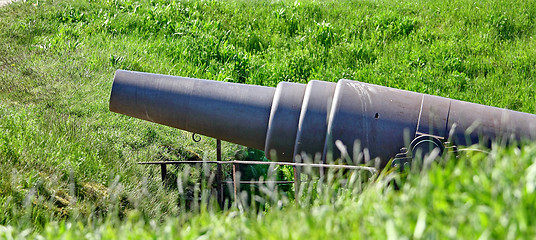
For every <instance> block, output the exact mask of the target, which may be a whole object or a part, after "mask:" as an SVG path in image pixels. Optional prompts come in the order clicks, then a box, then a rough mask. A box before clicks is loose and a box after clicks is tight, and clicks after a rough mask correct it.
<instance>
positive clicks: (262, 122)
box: [110, 70, 536, 166]
mask: <svg viewBox="0 0 536 240" xmlns="http://www.w3.org/2000/svg"><path fill="white" fill-rule="evenodd" d="M110 111H113V112H117V113H121V114H125V115H128V116H132V117H136V118H140V119H144V120H148V121H152V122H156V123H160V124H164V125H168V126H171V127H174V128H179V129H182V130H186V131H190V132H194V133H199V134H203V135H206V136H210V137H214V138H218V139H222V140H225V141H229V142H233V143H237V144H241V145H244V146H249V147H253V148H257V149H264V151H265V152H266V155H267V157H268V158H271V159H272V160H276V161H283V162H289V161H294V159H295V156H296V155H302V154H308V155H310V156H315V155H317V156H321V159H325V157H326V156H327V155H328V153H330V154H331V153H333V154H334V156H335V157H337V156H341V154H344V151H343V152H342V153H341V151H340V149H339V148H337V147H334V145H335V142H336V141H340V143H342V144H343V145H345V146H346V152H348V153H352V152H353V150H354V147H356V146H359V147H360V149H363V150H365V149H366V152H368V155H369V156H370V158H371V159H372V158H379V159H380V160H381V165H382V166H384V165H385V164H386V163H387V162H388V161H389V160H390V159H391V158H393V157H395V155H396V154H398V153H400V149H401V148H402V147H408V146H409V145H410V144H413V146H414V147H415V146H416V145H419V144H420V143H423V142H427V143H430V142H432V143H437V144H439V145H441V144H443V143H446V142H450V143H452V144H457V145H470V144H474V143H477V142H479V141H487V142H490V141H492V140H496V139H500V140H507V141H508V140H522V139H528V140H534V139H536V115H532V114H528V113H522V112H516V111H512V110H507V109H501V108H496V107H490V106H485V105H480V104H475V103H469V102H464V101H459V100H454V99H449V98H443V97H438V96H432V95H427V94H422V93H416V92H410V91H404V90H399V89H394V88H389V87H383V86H378V85H373V84H368V83H362V82H357V81H351V80H345V79H342V80H340V81H339V82H337V83H332V82H322V81H315V80H313V81H310V82H309V83H308V84H298V83H289V82H281V83H279V84H278V85H277V87H276V88H272V87H263V86H255V85H245V84H238V83H228V82H220V81H211V80H203V79H194V78H184V77H176V76H168V75H160V74H150V73H142V72H132V71H124V70H117V72H116V74H115V77H114V83H113V86H112V93H111V96H110ZM419 139H420V140H419ZM432 140H433V141H432ZM355 143H359V144H355ZM437 144H436V145H437ZM339 145H340V144H339ZM319 154H321V155H319Z"/></svg>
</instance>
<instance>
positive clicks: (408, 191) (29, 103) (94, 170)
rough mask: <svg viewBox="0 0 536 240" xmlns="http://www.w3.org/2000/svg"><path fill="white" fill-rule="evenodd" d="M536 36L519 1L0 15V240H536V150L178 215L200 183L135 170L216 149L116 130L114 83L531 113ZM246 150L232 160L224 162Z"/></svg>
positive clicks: (28, 9) (196, 6)
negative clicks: (410, 95)
mask: <svg viewBox="0 0 536 240" xmlns="http://www.w3.org/2000/svg"><path fill="white" fill-rule="evenodd" d="M535 22H536V2H535V1H521V0H498V1H492V0H482V1H477V2H475V1H468V0H451V1H432V0H417V1H410V0H399V1H395V0H343V1H311V0H304V1H267V0H261V1H245V0H244V1H241V0H233V1H232V0H229V1H201V0H199V1H197V0H192V1H167V0H154V1H143V0H142V1H134V0H85V1H74V0H72V1H69V0H58V1H43V0H41V1H26V2H16V3H14V4H11V5H9V6H6V7H2V8H0V238H2V239H3V238H10V237H13V238H18V237H20V238H38V237H44V238H47V239H48V238H51V239H54V238H64V239H79V238H169V239H176V238H185V239H193V238H196V239H197V238H201V239H206V238H208V239H215V238H226V239H236V238H239V239H289V238H292V239H326V238H334V239H339V238H352V239H360V238H365V239H368V238H377V239H385V238H389V239H398V238H401V239H410V238H415V239H420V238H441V239H443V238H453V239H458V238H479V239H489V238H491V239H519V238H527V239H533V238H534V236H535V235H536V221H535V220H534V216H535V215H536V204H535V203H536V193H535V192H534V190H535V189H536V164H534V160H535V159H536V144H534V143H527V144H524V145H522V146H520V147H503V146H495V148H493V149H492V150H488V149H481V150H480V151H464V152H462V154H461V156H460V158H458V159H457V158H453V157H451V156H446V157H445V158H444V159H442V160H441V161H439V162H437V163H434V164H432V166H431V167H430V168H427V169H425V170H423V171H415V172H414V173H413V174H410V175H409V176H408V177H403V176H399V175H398V174H396V173H393V172H387V171H386V172H383V173H382V174H379V175H374V176H373V177H372V178H369V177H370V176H367V175H362V174H354V175H352V177H351V178H350V180H349V182H348V183H346V184H341V181H340V179H339V178H337V173H332V174H328V176H327V177H326V179H323V180H322V182H321V183H313V184H310V185H305V186H304V188H303V191H302V193H301V195H300V196H298V198H299V199H300V201H298V202H296V201H295V200H294V199H295V196H292V194H287V192H284V191H280V190H278V189H276V188H275V187H273V186H260V187H259V189H260V193H259V197H260V199H264V200H259V201H258V202H255V201H251V200H250V199H249V200H247V199H243V204H237V205H234V206H232V207H230V208H229V209H227V210H224V211H221V210H219V209H218V207H217V206H216V205H215V203H214V201H209V200H206V201H203V202H202V204H201V205H195V204H193V205H190V204H189V203H188V202H187V201H186V200H185V199H186V197H185V196H190V195H192V194H193V195H200V196H202V197H203V198H205V199H206V198H207V197H208V196H209V195H210V192H208V191H207V190H205V189H204V188H200V187H199V186H195V182H192V179H195V176H194V177H193V178H189V176H191V175H195V174H200V173H199V172H195V171H193V170H192V171H191V174H190V175H188V174H186V173H187V172H188V171H187V169H183V170H181V171H177V172H175V173H177V182H179V183H181V184H183V186H182V187H181V186H178V187H177V186H175V187H173V186H171V187H170V186H162V184H161V183H160V180H159V176H160V175H159V174H160V173H159V169H158V168H153V167H147V166H139V165H136V164H135V163H136V162H138V161H147V160H160V159H184V158H192V157H193V158H201V159H209V160H210V159H214V158H215V148H214V146H215V140H213V139H210V138H206V137H205V138H202V140H201V142H199V143H196V142H194V141H192V140H191V135H190V134H189V133H186V132H182V131H179V130H176V129H171V128H168V127H164V126H158V125H156V124H152V123H149V122H144V121H141V120H137V119H133V118H130V117H126V116H121V115H118V114H114V113H110V112H109V111H108V100H109V94H110V90H111V83H112V78H113V74H114V71H115V70H116V69H129V70H135V71H145V72H152V73H162V74H171V75H178V76H187V77H197V78H205V79H214V80H220V81H229V82H240V83H247V84H257V85H266V86H275V85H276V84H277V83H278V82H280V81H292V82H302V83H303V82H307V81H308V80H312V79H317V80H324V81H336V80H338V79H341V78H347V79H353V80H358V81H363V82H369V83H374V84H380V85H384V86H389V87H395V88H399V89H406V90H411V91H417V92H422V93H428V94H433V95H439V96H444V97H450V98H454V99H460V100H465V101H471V102H475V103H481V104H486V105H492V106H496V107H503V108H509V109H513V110H517V111H524V112H528V113H536V86H535V83H536V79H535V76H536V41H535V39H534V37H535V36H536V29H535V27H534V26H535ZM471 148H474V149H480V148H479V147H478V146H472V147H471ZM244 150H246V149H244V148H243V147H241V146H236V145H233V144H230V143H224V147H223V155H224V158H225V159H231V158H233V157H234V156H235V152H236V151H244ZM393 179H397V180H399V184H400V185H401V189H400V190H399V191H395V190H394V189H393V186H392V184H389V182H391V181H392V180H393ZM186 185H188V186H190V185H194V186H195V187H194V188H193V191H194V193H192V192H191V188H188V187H184V186H186ZM290 192H292V191H290ZM244 196H247V195H244ZM248 201H249V202H252V203H256V204H261V205H262V206H261V207H252V206H249V204H246V203H248ZM263 201H264V202H263Z"/></svg>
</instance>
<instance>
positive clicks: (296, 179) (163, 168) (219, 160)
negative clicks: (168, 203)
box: [138, 134, 377, 208]
mask: <svg viewBox="0 0 536 240" xmlns="http://www.w3.org/2000/svg"><path fill="white" fill-rule="evenodd" d="M192 138H193V139H194V141H196V142H198V141H199V138H195V134H194V135H192ZM138 164H140V165H160V169H161V177H162V183H165V182H166V179H167V165H168V164H171V165H182V164H190V165H196V164H216V194H217V201H218V204H219V205H220V207H222V208H223V204H224V197H223V186H224V184H226V183H232V184H233V191H234V192H233V195H234V199H237V197H238V192H237V184H259V183H275V184H288V183H294V189H295V191H296V194H297V193H298V190H299V186H300V184H301V183H300V177H299V176H300V172H299V169H298V167H313V168H321V169H323V168H335V169H349V170H366V171H370V172H375V171H377V170H376V168H373V167H364V166H350V165H335V164H315V163H290V162H259V161H241V160H232V161H222V158H221V140H220V139H216V161H151V162H138ZM224 164H232V165H233V170H232V175H233V177H232V178H233V180H232V181H223V179H222V178H223V171H222V165H224ZM240 164H248V165H272V166H273V165H280V166H293V168H294V181H237V179H236V172H237V170H236V166H237V165H240Z"/></svg>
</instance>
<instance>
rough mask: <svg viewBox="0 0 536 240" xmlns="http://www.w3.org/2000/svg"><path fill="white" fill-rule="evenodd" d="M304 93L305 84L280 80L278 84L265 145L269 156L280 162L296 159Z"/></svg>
mask: <svg viewBox="0 0 536 240" xmlns="http://www.w3.org/2000/svg"><path fill="white" fill-rule="evenodd" d="M304 93H305V85H304V84H298V83H289V82H280V83H279V84H278V85H277V88H276V90H275V95H274V101H273V102H272V111H271V112H270V121H269V123H268V133H267V134H266V146H265V147H264V149H268V151H266V152H265V154H266V157H267V158H270V159H273V160H275V161H280V162H292V160H293V159H294V143H295V142H296V132H297V129H298V122H299V120H300V109H301V107H302V101H303V95H304ZM272 149H274V150H275V151H271V150H272Z"/></svg>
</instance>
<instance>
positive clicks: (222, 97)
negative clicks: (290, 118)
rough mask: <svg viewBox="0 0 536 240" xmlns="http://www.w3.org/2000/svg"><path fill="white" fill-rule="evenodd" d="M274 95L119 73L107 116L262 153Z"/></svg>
mask: <svg viewBox="0 0 536 240" xmlns="http://www.w3.org/2000/svg"><path fill="white" fill-rule="evenodd" d="M274 92H275V89H274V88H271V87H262V86H254V85H244V84H236V83H227V82H219V81H210V80H203V79H194V78H183V77H175V76H166V75H160V74H150V73H141V72H131V71H123V70H118V71H117V72H116V74H115V77H114V84H113V86H112V93H111V96H110V111H112V112H117V113H121V114H125V115H128V116H132V117H136V118H140V119H144V120H148V121H151V122H156V123H160V124H164V125H167V126H171V127H174V128H179V129H183V130H187V131H190V132H194V133H199V134H202V135H206V136H209V137H214V138H218V139H222V140H225V141H229V142H234V143H238V144H241V145H246V146H251V147H253V148H257V149H263V148H264V145H265V139H266V131H267V127H268V120H269V117H270V109H271V104H272V99H273V96H274Z"/></svg>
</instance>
